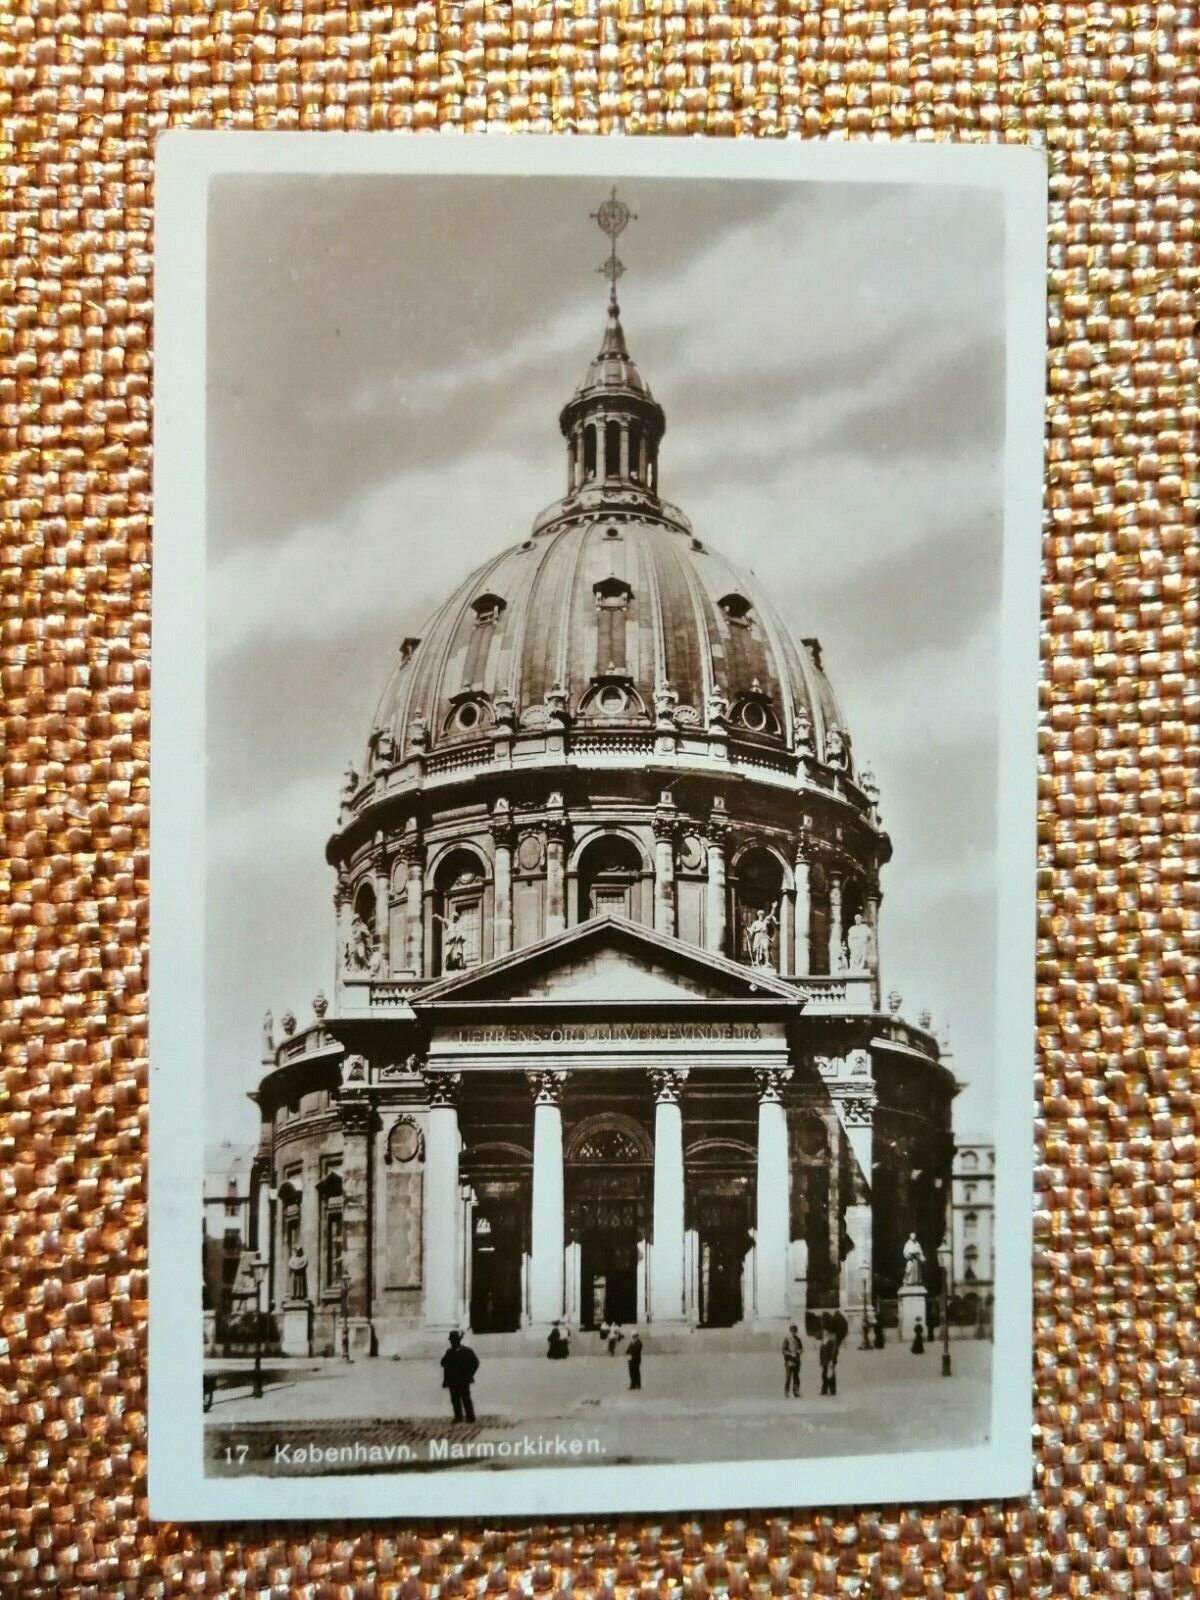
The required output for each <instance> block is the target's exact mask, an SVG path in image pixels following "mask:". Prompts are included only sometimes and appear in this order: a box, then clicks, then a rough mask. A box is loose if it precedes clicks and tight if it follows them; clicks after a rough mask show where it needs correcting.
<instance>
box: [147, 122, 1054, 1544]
mask: <svg viewBox="0 0 1200 1600" xmlns="http://www.w3.org/2000/svg"><path fill="white" fill-rule="evenodd" d="M234 172H236V173H272V172H273V173H288V172H294V173H314V174H315V173H326V174H336V173H343V174H360V175H361V174H366V173H378V174H401V173H423V174H430V173H445V174H450V173H475V174H480V173H494V174H497V175H502V174H543V175H557V174H573V175H588V174H594V175H596V176H597V177H598V178H602V179H604V180H606V181H611V180H612V179H613V178H614V176H616V177H625V176H628V177H637V176H643V177H670V178H686V177H694V178H724V179H733V178H742V179H746V180H748V181H753V180H774V181H779V180H797V179H800V180H805V181H809V182H819V181H836V182H841V183H880V182H889V181H890V182H905V183H923V184H938V185H947V184H952V185H957V186H986V187H989V188H993V189H995V190H997V191H998V192H1000V193H1002V194H1003V196H1004V203H1005V224H1006V239H1007V271H1006V302H1007V304H1006V313H1007V314H1006V328H1007V335H1008V344H1007V362H1006V383H1007V407H1006V423H1007V429H1006V444H1005V452H1006V470H1005V521H1004V572H1003V599H1002V610H1001V618H1002V622H1001V628H1002V641H1003V656H1002V702H1001V723H1002V726H1001V763H1000V789H999V797H998V799H999V811H998V815H999V835H1000V868H999V910H998V919H999V929H998V947H999V952H1000V956H999V963H1000V965H999V973H998V1005H997V1018H998V1021H997V1038H996V1085H997V1093H996V1100H995V1119H994V1127H995V1139H996V1195H995V1204H996V1213H995V1214H996V1216H997V1217H998V1218H1000V1219H1002V1221H1001V1223H1000V1226H999V1227H998V1228H997V1231H996V1240H995V1255H996V1279H995V1321H994V1330H995V1343H994V1347H993V1380H992V1409H991V1431H990V1442H989V1443H988V1444H987V1445H986V1446H982V1447H977V1448H971V1449H948V1450H945V1451H937V1452H928V1451H927V1452H913V1453H903V1452H888V1453H884V1454H879V1455H859V1456H838V1457H831V1458H825V1459H811V1460H791V1461H789V1460H748V1461H744V1462H721V1463H715V1464H711V1465H701V1464H686V1465H683V1464H681V1465H671V1466H654V1467H651V1466H622V1467H619V1468H618V1467H613V1466H607V1467H586V1466H581V1467H573V1468H571V1469H570V1470H569V1471H562V1470H561V1469H560V1470H555V1469H552V1468H528V1469H516V1470H509V1471H505V1472H503V1473H499V1472H494V1471H487V1470H486V1469H478V1470H475V1469H470V1468H460V1469H456V1470H455V1471H453V1472H451V1473H441V1474H436V1475H431V1474H417V1473H394V1474H366V1475H362V1474H358V1475H353V1474H347V1475H344V1476H343V1475H337V1476H324V1477H323V1476H317V1475H314V1476H311V1477H308V1476H306V1477H295V1478H278V1477H272V1478H266V1477H246V1478H236V1479H234V1478H218V1477H207V1476H205V1473H204V1466H203V1413H202V1410H201V1405H200V1400H201V1373H202V1371H203V1339H202V1329H201V1318H200V1316H199V1314H198V1308H199V1306H200V1303H201V1267H200V1251H199V1249H198V1248H197V1243H198V1240H199V1238H200V1233H201V1220H202V1199H201V1196H202V1180H203V1140H202V1137H201V1134H200V1106H201V1101H202V1088H201V1086H202V1083H203V1077H204V1037H205V1028H204V934H203V930H204V924H203V916H202V912H200V911H198V909H197V908H203V906H204V904H205V874H204V860H205V851H204V848H203V841H204V826H205V800H204V788H205V756H204V751H205V737H204V733H205V721H204V718H205V703H204V700H205V677H204V672H203V669H202V663H203V662H204V660H205V652H206V627H205V621H206V619H205V584H206V572H205V536H206V525H205V464H204V462H205V449H204V440H205V426H206V412H205V356H206V280H207V270H206V259H207V248H206V240H207V212H208V184H209V180H210V179H211V178H213V177H215V176H217V175H219V174H226V173H234ZM155 237H156V249H155V333H154V367H155V423H154V529H155V537H154V572H153V625H154V627H153V647H152V661H153V674H152V684H153V701H152V733H151V822H150V841H151V843H150V907H151V917H150V923H151V930H152V938H153V964H152V979H151V990H150V1183H149V1192H150V1267H149V1278H150V1307H151V1312H150V1379H149V1432H150V1448H149V1493H150V1513H151V1515H152V1516H153V1517H155V1518H158V1519H169V1520H174V1521H198V1520H214V1519H247V1518H255V1519H263V1518H296V1517H307V1518H317V1517H319V1518H320V1519H322V1520H328V1519H330V1518H368V1517H372V1518H379V1517H404V1518H408V1517H418V1516H428V1515H438V1516H441V1517H446V1516H459V1517H464V1516H465V1517H479V1516H486V1517H497V1516H519V1517H523V1518H529V1519H532V1518H537V1517H543V1516H553V1515H561V1514H577V1513H584V1514H606V1513H610V1512H629V1511H644V1512H651V1511H659V1512H665V1511H671V1510H685V1509H686V1510H701V1509H728V1508H731V1507H749V1506H757V1507H778V1506H791V1505H835V1504H843V1505H874V1504H881V1503H895V1502H903V1503H905V1504H910V1503H913V1502H917V1501H922V1500H930V1501H941V1502H953V1503H962V1502H963V1501H965V1500H971V1499H977V1498H981V1497H986V1498H989V1499H995V1498H1000V1497H1003V1496H1023V1495H1026V1494H1028V1492H1029V1489H1030V1486H1031V1480H1032V1463H1033V1456H1032V1422H1033V1404H1032V1382H1033V1374H1032V1315H1033V1302H1032V1250H1033V1227H1032V1223H1033V1159H1034V1150H1033V1109H1034V1066H1033V1057H1034V1042H1035V1016H1034V970H1035V969H1034V959H1035V936H1036V918H1035V884H1036V777H1037V738H1036V727H1037V703H1038V700H1037V696H1038V670H1037V663H1038V641H1039V616H1040V605H1039V598H1040V596H1039V581H1040V551H1041V520H1042V519H1041V482H1042V460H1043V405H1042V396H1043V393H1044V387H1045V250H1046V164H1045V158H1044V155H1043V154H1042V152H1040V151H1037V150H1033V149H1029V148H1027V147H1021V146H965V145H948V144H936V145H917V144H885V143H865V142H863V143H828V144H827V143H816V142H801V141H781V142H766V141H750V140H736V141H735V140H728V141H716V140H699V139H649V138H645V139H629V138H614V137H608V138H603V137H570V138H567V137H562V136H541V135H532V134H520V135H505V134H503V133H499V132H497V133H495V134H487V135H473V134H472V135H454V134H444V135H441V136H437V135H433V136H425V135H418V136H413V135H409V134H337V133H251V132H247V133H241V132H208V131H194V130H173V131H170V132H168V133H166V134H164V135H162V136H161V137H160V139H159V141H158V144H157V150H156V199H155Z"/></svg>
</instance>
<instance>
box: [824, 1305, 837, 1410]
mask: <svg viewBox="0 0 1200 1600" xmlns="http://www.w3.org/2000/svg"><path fill="white" fill-rule="evenodd" d="M820 1354H821V1393H822V1394H836V1393H837V1358H838V1341H837V1334H836V1333H835V1332H834V1331H833V1329H832V1328H831V1327H830V1326H829V1323H828V1321H827V1322H826V1323H825V1331H824V1334H823V1336H822V1338H821V1352H820Z"/></svg>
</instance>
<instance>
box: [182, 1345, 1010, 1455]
mask: <svg viewBox="0 0 1200 1600" xmlns="http://www.w3.org/2000/svg"><path fill="white" fill-rule="evenodd" d="M953 1364H954V1374H953V1376H951V1377H950V1378H943V1377H942V1376H941V1364H940V1359H939V1355H938V1351H937V1350H936V1349H933V1348H930V1349H929V1350H928V1351H927V1352H926V1353H925V1354H924V1355H922V1356H913V1355H912V1354H910V1352H909V1351H908V1350H907V1349H905V1348H903V1347H901V1346H897V1345H893V1346H891V1347H890V1348H889V1349H887V1350H884V1351H859V1350H856V1349H854V1348H852V1347H851V1346H850V1345H848V1346H847V1347H846V1348H845V1349H844V1350H843V1352H842V1358H841V1361H840V1363H839V1368H838V1394H837V1395H836V1396H834V1397H829V1396H822V1395H821V1394H820V1393H819V1390H820V1374H819V1371H818V1370H817V1367H816V1361H815V1355H814V1353H813V1352H812V1350H811V1348H810V1349H808V1350H806V1353H805V1361H804V1367H803V1377H802V1386H803V1394H802V1397H801V1398H800V1399H799V1400H796V1399H785V1398H784V1396H783V1368H782V1363H781V1361H780V1360H779V1359H778V1358H776V1357H774V1356H768V1355H764V1354H759V1353H747V1354H719V1355H717V1354H713V1355H706V1354H692V1353H688V1354H682V1355H669V1356H663V1357H661V1358H659V1359H658V1360H655V1359H654V1358H653V1354H652V1352H648V1353H647V1357H646V1361H645V1364H644V1367H643V1388H642V1389H641V1390H640V1391H637V1392H631V1391H630V1390H629V1388H628V1381H629V1380H628V1373H627V1370H626V1366H625V1363H624V1361H622V1360H620V1359H619V1358H616V1359H613V1358H610V1357H608V1356H605V1355H578V1354H576V1355H573V1356H572V1357H571V1359H570V1360H568V1361H562V1362H548V1361H546V1360H545V1359H543V1358H540V1357H537V1356H532V1355H531V1356H503V1357H495V1358H493V1359H491V1360H486V1361H484V1362H483V1364H482V1365H481V1368H480V1373H479V1377H478V1379H477V1381H476V1385H475V1391H474V1393H475V1404H476V1408H477V1412H478V1420H477V1421H476V1422H475V1423H474V1424H456V1423H454V1422H453V1421H452V1420H451V1419H450V1417H449V1416H448V1412H449V1404H448V1398H447V1396H446V1394H445V1392H444V1391H443V1390H442V1388H441V1386H440V1376H441V1375H440V1372H439V1370H438V1367H437V1363H436V1362H433V1361H429V1360H420V1361H415V1360H396V1361H383V1360H377V1361H367V1360H364V1361H355V1362H352V1363H349V1364H346V1363H343V1362H340V1361H336V1360H322V1361H314V1362H283V1363H280V1362H272V1363H267V1364H266V1365H265V1367H264V1373H265V1376H266V1388H265V1393H264V1395H263V1398H262V1399H261V1400H255V1399H254V1398H253V1396H252V1394H251V1392H250V1379H251V1374H250V1371H249V1368H248V1365H247V1364H244V1363H222V1362H212V1363H210V1364H209V1370H216V1371H218V1372H220V1374H221V1377H222V1387H221V1388H219V1389H218V1391H217V1396H216V1398H215V1400H214V1403H213V1407H212V1410H211V1411H210V1413H209V1414H208V1415H207V1417H206V1418H205V1425H206V1426H205V1439H206V1458H207V1460H208V1462H209V1464H210V1468H209V1469H210V1471H213V1472H215V1473H220V1474H246V1473H255V1472H257V1473H262V1472H263V1471H267V1472H269V1473H271V1474H272V1475H275V1474H276V1473H287V1474H292V1473H297V1472H364V1471H396V1470H408V1471H412V1470H436V1469H444V1468H446V1467H453V1466H463V1465H484V1466H487V1467H491V1468H504V1467H514V1466H531V1465H537V1466H547V1465H563V1466H577V1465H593V1466H594V1465H597V1464H600V1463H603V1462H608V1463H613V1462H639V1463H656V1462H673V1461H726V1460H736V1459H739V1458H741V1459H746V1458H747V1457H768V1458H787V1457H807V1458H811V1457H814V1456H822V1455H850V1454H857V1453H860V1452H874V1451H886V1450H889V1449H894V1450H920V1449H931V1448H938V1449H942V1448H953V1447H954V1446H960V1447H966V1446H969V1445H977V1444H980V1443H982V1442H983V1440H984V1438H985V1437H986V1431H987V1422H988V1409H989V1382H988V1380H989V1375H990V1368H991V1346H990V1344H986V1343H975V1342H971V1341H959V1342H956V1343H955V1345H954V1346H953ZM330 1452H333V1453H332V1454H330Z"/></svg>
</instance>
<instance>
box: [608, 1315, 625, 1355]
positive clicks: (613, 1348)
mask: <svg viewBox="0 0 1200 1600" xmlns="http://www.w3.org/2000/svg"><path fill="white" fill-rule="evenodd" d="M624 1338H625V1335H624V1334H623V1333H622V1332H621V1324H620V1323H619V1322H614V1323H612V1324H611V1326H610V1327H609V1330H608V1353H609V1355H610V1356H615V1355H616V1353H617V1346H618V1345H619V1344H621V1343H622V1342H623V1341H624Z"/></svg>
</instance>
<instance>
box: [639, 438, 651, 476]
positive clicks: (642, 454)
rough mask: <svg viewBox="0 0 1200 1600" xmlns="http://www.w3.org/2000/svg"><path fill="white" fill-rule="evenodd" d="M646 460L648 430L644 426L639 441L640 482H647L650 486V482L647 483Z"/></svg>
mask: <svg viewBox="0 0 1200 1600" xmlns="http://www.w3.org/2000/svg"><path fill="white" fill-rule="evenodd" d="M646 462H647V447H646V430H645V429H644V428H643V429H642V436H641V439H640V440H639V442H638V482H639V483H641V484H645V485H646V487H647V488H649V484H647V483H646Z"/></svg>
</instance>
